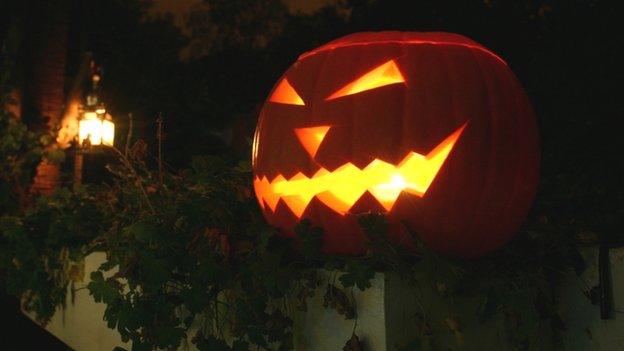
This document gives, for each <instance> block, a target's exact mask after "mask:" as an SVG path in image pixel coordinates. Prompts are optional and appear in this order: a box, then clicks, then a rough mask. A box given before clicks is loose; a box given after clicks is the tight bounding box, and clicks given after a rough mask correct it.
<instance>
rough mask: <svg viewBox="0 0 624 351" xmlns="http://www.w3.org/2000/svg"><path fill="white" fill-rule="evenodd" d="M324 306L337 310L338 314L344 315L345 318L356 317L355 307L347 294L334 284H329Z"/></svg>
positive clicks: (324, 297)
mask: <svg viewBox="0 0 624 351" xmlns="http://www.w3.org/2000/svg"><path fill="white" fill-rule="evenodd" d="M323 307H325V308H332V309H334V310H336V312H338V314H341V315H344V316H345V319H353V318H355V307H354V306H353V304H352V303H351V301H350V300H349V298H348V297H347V294H345V293H344V291H342V290H340V289H338V288H337V287H336V286H334V285H332V284H328V285H327V290H326V291H325V295H324V296H323Z"/></svg>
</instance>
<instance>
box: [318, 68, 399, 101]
mask: <svg viewBox="0 0 624 351" xmlns="http://www.w3.org/2000/svg"><path fill="white" fill-rule="evenodd" d="M404 82H405V78H403V75H402V74H401V71H400V70H399V67H398V66H397V64H396V62H394V60H390V61H388V62H386V63H384V64H382V65H381V66H377V67H375V68H373V69H372V70H370V71H369V72H368V73H366V74H364V75H363V76H361V77H360V78H358V79H356V80H355V81H353V82H351V83H349V84H347V85H346V86H344V87H343V88H341V89H340V90H338V91H337V92H335V93H333V94H331V95H330V96H329V97H328V98H327V99H326V100H332V99H336V98H339V97H343V96H347V95H353V94H357V93H361V92H363V91H366V90H371V89H375V88H380V87H383V86H386V85H390V84H397V83H404Z"/></svg>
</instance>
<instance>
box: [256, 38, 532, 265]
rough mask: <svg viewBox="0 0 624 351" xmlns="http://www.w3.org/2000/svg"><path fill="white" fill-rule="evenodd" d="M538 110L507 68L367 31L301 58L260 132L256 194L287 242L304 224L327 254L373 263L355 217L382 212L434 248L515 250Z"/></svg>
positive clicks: (460, 51)
mask: <svg viewBox="0 0 624 351" xmlns="http://www.w3.org/2000/svg"><path fill="white" fill-rule="evenodd" d="M538 163H539V149H538V135H537V130H536V123H535V118H534V116H533V113H532V109H531V106H530V103H529V101H528V99H527V97H526V95H525V93H524V91H523V89H522V87H521V85H520V84H519V82H518V80H517V79H516V77H515V76H514V74H513V73H512V71H511V70H510V69H509V67H508V66H507V64H506V63H505V61H503V59H501V58H500V57H499V56H497V55H496V54H494V53H493V52H492V51H490V50H488V49H487V48H485V47H483V46H482V45H480V44H478V43H476V42H474V41H472V40H470V39H468V38H466V37H463V36H460V35H457V34H449V33H401V32H380V33H357V34H352V35H349V36H346V37H343V38H341V39H338V40H335V41H332V42H330V43H328V44H326V45H323V46H321V47H319V48H317V49H315V50H312V51H310V52H307V53H305V54H303V55H301V56H300V57H299V59H298V60H297V62H295V63H294V64H293V65H292V67H290V68H289V69H288V71H287V72H286V73H285V74H284V75H283V76H282V77H281V78H280V79H279V81H278V82H277V84H276V85H275V87H274V88H273V90H272V92H271V93H270V95H269V97H268V99H267V101H266V102H265V104H264V106H263V108H262V110H261V112H260V118H259V121H258V126H257V129H256V133H255V137H254V145H253V167H254V188H255V192H256V197H257V199H258V201H259V203H260V206H261V207H262V210H263V213H264V215H265V217H266V219H267V221H268V222H269V223H270V224H272V225H275V226H277V227H279V228H280V229H281V230H282V231H283V233H284V234H285V235H292V234H293V228H294V226H295V225H296V223H297V222H298V221H300V220H301V219H303V218H307V219H309V220H310V221H311V222H312V223H313V224H316V225H318V226H320V227H322V228H324V230H325V236H324V243H325V250H326V251H327V252H330V253H342V254H359V253H363V252H364V251H365V247H364V241H365V238H364V235H363V233H362V231H361V229H360V228H359V226H358V224H357V215H358V214H361V213H366V212H370V211H373V212H382V213H385V214H386V216H387V218H388V221H389V223H390V225H391V232H390V234H389V235H390V238H391V239H392V240H393V241H395V242H397V243H402V244H406V245H409V242H410V239H409V235H408V233H407V231H406V227H409V228H410V229H411V230H413V231H415V232H416V233H418V235H419V236H420V237H421V239H422V240H423V241H424V243H425V244H426V245H427V246H428V247H429V248H431V249H433V250H435V251H438V252H440V253H445V254H453V255H459V256H464V257H474V256H479V255H481V254H483V253H486V252H488V251H490V250H493V249H495V248H497V247H499V246H501V245H502V244H504V243H506V242H507V241H508V240H510V238H512V237H513V235H514V234H515V233H516V232H517V230H518V228H519V226H520V224H521V222H522V221H523V219H524V217H525V216H526V214H527V212H528V210H529V208H530V205H531V202H532V200H533V197H534V195H535V191H536V187H537V183H538Z"/></svg>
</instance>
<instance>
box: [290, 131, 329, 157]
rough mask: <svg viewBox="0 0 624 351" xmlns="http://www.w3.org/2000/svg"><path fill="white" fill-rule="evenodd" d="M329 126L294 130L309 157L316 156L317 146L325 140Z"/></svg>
mask: <svg viewBox="0 0 624 351" xmlns="http://www.w3.org/2000/svg"><path fill="white" fill-rule="evenodd" d="M329 128H331V126H318V127H310V128H296V129H295V134H296V135H297V138H299V142H301V145H302V146H303V148H304V149H305V150H306V151H307V152H308V154H310V157H314V156H315V155H316V151H318V148H319V146H321V143H322V142H323V139H325V135H326V134H327V132H328V131H329Z"/></svg>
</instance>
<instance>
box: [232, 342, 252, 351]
mask: <svg viewBox="0 0 624 351" xmlns="http://www.w3.org/2000/svg"><path fill="white" fill-rule="evenodd" d="M232 351H249V343H248V342H247V341H244V340H236V341H234V344H233V345H232Z"/></svg>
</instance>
